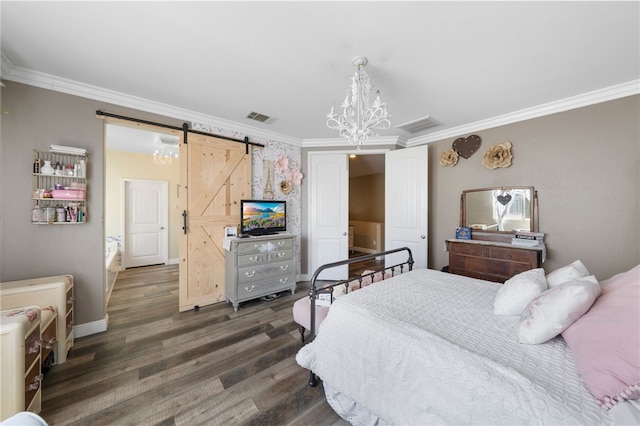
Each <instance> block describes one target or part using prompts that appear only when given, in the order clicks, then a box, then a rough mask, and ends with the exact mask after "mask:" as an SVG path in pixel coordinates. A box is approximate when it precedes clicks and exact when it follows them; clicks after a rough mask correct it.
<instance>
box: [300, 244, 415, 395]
mask: <svg viewBox="0 0 640 426" xmlns="http://www.w3.org/2000/svg"><path fill="white" fill-rule="evenodd" d="M399 252H406V253H407V260H405V261H404V262H400V263H398V264H395V265H392V266H386V267H383V268H379V269H376V270H374V271H373V272H370V273H367V274H364V275H357V276H354V277H351V278H348V279H346V280H337V281H332V280H329V282H327V280H318V276H319V275H320V274H321V273H322V271H325V270H327V269H331V268H336V267H339V266H344V265H351V264H354V263H359V262H363V261H365V260H371V259H375V258H379V257H384V256H387V255H390V254H394V253H399ZM413 263H414V262H413V255H412V253H411V250H410V249H409V248H408V247H402V248H397V249H393V250H387V251H383V252H379V253H372V254H367V255H364V256H358V257H354V258H351V259H346V260H341V261H339V262H333V263H327V264H324V265H322V266H320V267H319V268H318V269H316V271H315V272H314V273H313V276H312V277H311V283H310V285H309V299H310V300H309V301H310V316H311V318H310V324H311V330H309V333H310V337H309V342H312V341H313V340H314V339H315V337H316V300H317V299H318V296H319V295H320V294H330V298H331V302H332V303H333V289H334V288H336V287H338V286H341V285H343V286H345V292H346V290H347V289H348V288H349V285H350V284H351V283H352V282H354V281H357V282H358V283H359V286H360V287H362V281H363V280H364V279H366V278H367V277H369V278H370V279H371V281H373V278H374V275H376V274H378V273H381V274H382V276H383V277H384V275H385V273H387V272H390V273H391V277H393V276H395V275H397V274H402V273H403V272H408V271H411V270H412V269H413ZM405 269H406V271H405ZM316 385H317V380H316V376H315V374H313V372H311V377H310V379H309V386H316Z"/></svg>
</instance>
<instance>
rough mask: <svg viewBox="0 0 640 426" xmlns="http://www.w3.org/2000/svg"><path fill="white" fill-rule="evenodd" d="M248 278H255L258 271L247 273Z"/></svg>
mask: <svg viewBox="0 0 640 426" xmlns="http://www.w3.org/2000/svg"><path fill="white" fill-rule="evenodd" d="M244 274H245V275H246V276H247V277H248V278H251V277H254V276H255V275H256V271H251V272H245V273H244Z"/></svg>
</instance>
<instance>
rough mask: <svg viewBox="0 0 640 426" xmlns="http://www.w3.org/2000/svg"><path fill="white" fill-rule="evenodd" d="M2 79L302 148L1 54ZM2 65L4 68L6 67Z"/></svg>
mask: <svg viewBox="0 0 640 426" xmlns="http://www.w3.org/2000/svg"><path fill="white" fill-rule="evenodd" d="M1 59H2V78H3V79H5V80H9V81H14V82H16V83H23V84H27V85H30V86H35V87H40V88H42V89H48V90H53V91H55V92H61V93H66V94H69V95H74V96H79V97H82V98H87V99H93V100H96V101H101V102H108V103H111V104H115V105H120V106H124V107H127V108H133V109H137V110H140V111H145V112H149V113H153V114H159V115H164V116H167V117H172V118H177V119H179V120H185V121H189V122H191V123H203V124H207V125H209V126H211V127H214V128H220V129H223V130H224V131H225V132H230V133H234V134H235V135H242V137H244V136H248V137H249V138H250V140H251V141H254V142H257V141H258V140H263V141H264V140H274V141H278V142H284V143H287V144H289V145H297V146H302V140H301V139H300V138H296V137H293V136H288V135H284V134H281V133H277V132H271V131H268V130H264V129H260V128H257V127H253V126H248V125H245V124H242V123H238V122H236V121H231V120H225V119H223V118H220V117H215V116H212V115H207V114H202V113H199V112H196V111H191V110H188V109H184V108H178V107H174V106H172V105H168V104H164V103H161V102H155V101H152V100H149V99H145V98H141V97H137V96H132V95H128V94H126V93H121V92H116V91H113V90H108V89H104V88H102V87H98V86H93V85H90V84H85V83H81V82H77V81H73V80H69V79H65V78H61V77H56V76H54V75H50V74H45V73H41V72H38V71H33V70H29V69H26V68H22V67H16V66H13V64H11V62H10V61H9V60H8V58H7V57H6V56H5V55H4V53H2V57H1ZM5 62H6V63H7V64H6V67H5Z"/></svg>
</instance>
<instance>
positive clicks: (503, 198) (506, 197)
mask: <svg viewBox="0 0 640 426" xmlns="http://www.w3.org/2000/svg"><path fill="white" fill-rule="evenodd" d="M496 199H497V200H498V202H499V203H500V204H502V205H503V206H506V205H507V204H509V201H511V194H509V193H508V192H506V193H504V194H500V195H498V196H497V197H496Z"/></svg>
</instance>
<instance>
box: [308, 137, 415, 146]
mask: <svg viewBox="0 0 640 426" xmlns="http://www.w3.org/2000/svg"><path fill="white" fill-rule="evenodd" d="M405 143H406V141H405V140H403V139H402V138H401V137H400V136H376V137H374V138H369V140H367V143H366V144H365V145H364V146H365V147H370V146H380V145H400V146H404V144H405ZM302 147H303V148H353V149H356V147H355V146H354V145H350V144H349V143H348V142H347V141H346V140H345V139H344V138H319V139H303V140H302Z"/></svg>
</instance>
